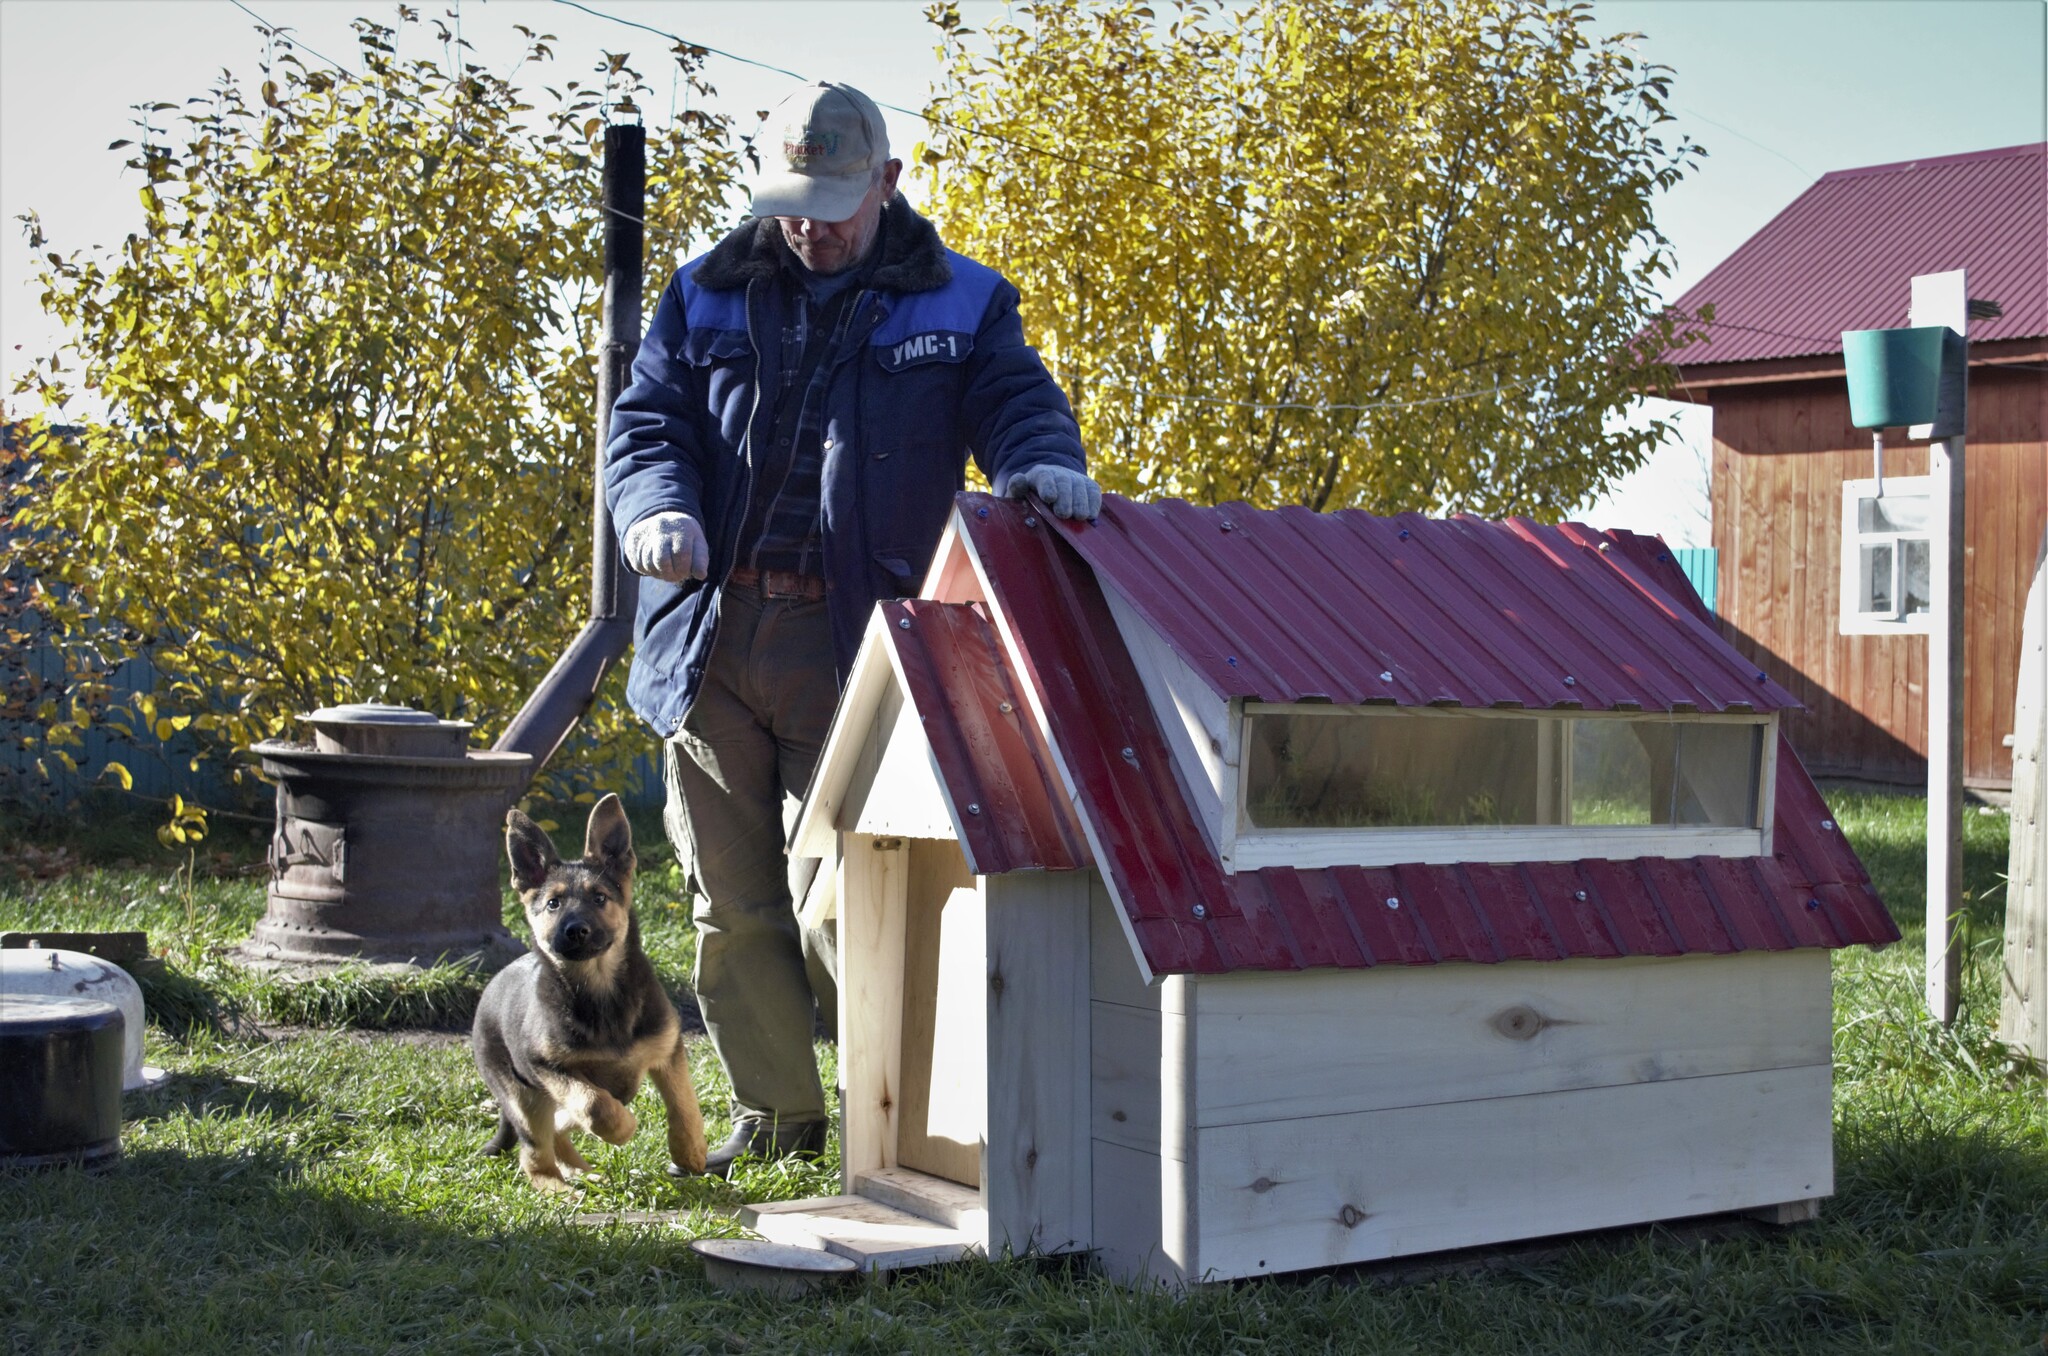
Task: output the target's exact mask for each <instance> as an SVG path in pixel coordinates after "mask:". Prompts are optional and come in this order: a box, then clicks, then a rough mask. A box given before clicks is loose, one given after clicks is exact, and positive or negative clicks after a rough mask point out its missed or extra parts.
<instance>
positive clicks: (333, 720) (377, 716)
mask: <svg viewBox="0 0 2048 1356" xmlns="http://www.w3.org/2000/svg"><path fill="white" fill-rule="evenodd" d="M299 719H300V720H310V721H324V722H326V723H328V724H331V725H439V724H441V723H442V721H441V718H440V717H439V716H436V715H434V714H432V713H431V712H427V711H416V710H414V709H413V708H412V707H410V706H393V705H391V704H390V703H388V702H351V703H349V704H348V705H347V706H323V707H321V708H320V709H319V710H318V711H315V712H313V713H312V714H311V715H308V716H301V717H299Z"/></svg>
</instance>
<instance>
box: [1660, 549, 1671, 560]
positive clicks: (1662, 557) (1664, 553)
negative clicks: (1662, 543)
mask: <svg viewBox="0 0 2048 1356" xmlns="http://www.w3.org/2000/svg"><path fill="white" fill-rule="evenodd" d="M1657 559H1659V560H1669V559H1671V553H1670V552H1669V551H1659V552H1658V553H1657Z"/></svg>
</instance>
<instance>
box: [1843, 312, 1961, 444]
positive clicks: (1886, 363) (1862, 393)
mask: <svg viewBox="0 0 2048 1356" xmlns="http://www.w3.org/2000/svg"><path fill="white" fill-rule="evenodd" d="M1954 333H1955V331H1953V330H1951V329H1950V328H1949V327H1948V326H1946V325H1921V326H1918V327H1915V328H1913V329H1904V330H1844V331H1842V363H1843V366H1844V367H1846V368H1847V369H1848V373H1849V420H1850V422H1851V423H1853V424H1855V425H1856V427H1857V428H1896V427H1898V426H1899V425H1901V424H1929V423H1932V422H1934V414H1935V409H1936V406H1937V405H1938V404H1939V401H1940V395H1941V363H1942V354H1943V349H1944V346H1945V345H1946V344H1947V342H1948V340H1949V338H1950V336H1952V335H1953V334H1954Z"/></svg>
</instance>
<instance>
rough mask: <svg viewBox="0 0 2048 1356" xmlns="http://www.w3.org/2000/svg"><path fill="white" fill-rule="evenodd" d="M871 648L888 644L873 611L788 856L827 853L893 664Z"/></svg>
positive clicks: (834, 716) (890, 678) (798, 818)
mask: <svg viewBox="0 0 2048 1356" xmlns="http://www.w3.org/2000/svg"><path fill="white" fill-rule="evenodd" d="M877 646H879V647H881V648H882V649H883V650H889V649H891V648H892V647H891V646H890V645H889V643H888V638H887V637H886V636H884V635H883V634H882V615H881V612H880V611H879V610H878V611H877V612H876V613H875V615H874V616H872V617H870V618H869V619H868V629H867V634H865V635H864V636H862V637H861V642H860V650H859V652H858V653H857V654H856V655H855V656H854V659H853V672H852V673H850V674H848V675H847V679H846V692H845V694H844V695H843V696H842V697H841V698H840V699H839V709H838V710H837V711H836V712H834V713H833V716H832V728H831V730H830V731H829V732H828V733H827V734H826V736H825V747H824V749H823V751H822V752H820V753H819V755H818V767H817V771H815V772H814V773H812V774H811V789H810V791H809V792H808V793H807V794H806V795H805V797H804V804H803V809H802V810H801V811H800V812H799V813H798V815H797V821H796V829H795V831H794V832H793V833H791V835H790V839H789V842H790V855H791V856H795V857H826V856H829V855H830V854H831V852H832V845H833V842H834V835H835V834H836V833H837V831H838V829H839V822H838V820H839V807H840V802H841V801H842V800H843V799H844V797H845V795H846V788H847V783H848V782H850V781H851V780H852V778H853V768H854V764H855V763H857V762H858V761H859V759H860V751H861V745H862V744H863V743H864V742H865V741H866V739H867V734H868V727H869V726H870V725H872V724H873V723H874V719H875V710H876V707H877V706H878V705H879V704H880V702H881V700H882V692H883V689H884V686H885V685H886V684H887V683H888V682H890V681H891V680H892V675H893V674H894V672H895V669H894V666H893V664H891V663H890V662H889V661H888V660H886V659H884V658H882V657H880V656H878V655H877V654H876V653H875V650H876V647H877Z"/></svg>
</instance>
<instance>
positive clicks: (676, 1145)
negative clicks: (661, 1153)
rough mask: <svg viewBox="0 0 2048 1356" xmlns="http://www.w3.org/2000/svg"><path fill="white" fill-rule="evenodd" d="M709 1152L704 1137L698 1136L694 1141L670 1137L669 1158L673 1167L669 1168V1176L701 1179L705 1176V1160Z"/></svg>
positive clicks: (686, 1138)
mask: <svg viewBox="0 0 2048 1356" xmlns="http://www.w3.org/2000/svg"><path fill="white" fill-rule="evenodd" d="M708 1152H709V1150H708V1148H707V1146H706V1145H705V1143H704V1137H703V1136H702V1135H698V1136H697V1137H696V1138H694V1139H691V1138H688V1137H680V1136H673V1135H672V1136H670V1137H669V1141H668V1157H669V1162H670V1164H671V1165H672V1166H671V1167H670V1168H669V1173H668V1175H669V1176H671V1177H701V1176H702V1175H703V1174H704V1160H705V1158H706V1157H707V1155H708Z"/></svg>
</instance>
